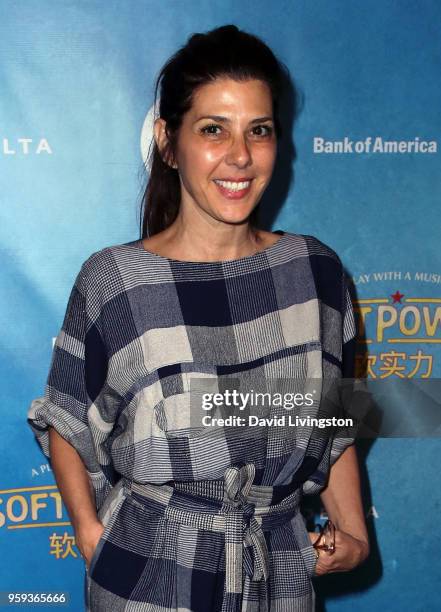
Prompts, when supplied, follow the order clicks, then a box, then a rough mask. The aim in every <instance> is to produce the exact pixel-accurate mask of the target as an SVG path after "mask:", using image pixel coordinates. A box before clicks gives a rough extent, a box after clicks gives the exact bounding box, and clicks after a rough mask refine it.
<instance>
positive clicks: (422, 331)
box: [353, 271, 441, 379]
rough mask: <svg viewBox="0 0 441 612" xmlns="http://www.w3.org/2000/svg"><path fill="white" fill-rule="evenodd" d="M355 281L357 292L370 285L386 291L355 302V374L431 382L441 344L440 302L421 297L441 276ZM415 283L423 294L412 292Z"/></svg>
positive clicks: (391, 275)
mask: <svg viewBox="0 0 441 612" xmlns="http://www.w3.org/2000/svg"><path fill="white" fill-rule="evenodd" d="M353 282H354V284H355V285H356V286H357V287H364V286H366V285H369V284H373V283H376V284H381V285H383V286H384V285H385V286H386V287H387V289H383V288H382V290H381V291H378V292H376V293H377V297H366V298H363V299H358V300H357V301H356V302H355V304H354V312H355V315H356V319H357V325H358V333H357V337H358V343H359V350H358V351H357V356H356V360H357V361H356V374H355V375H356V376H357V377H360V378H364V377H367V378H377V379H384V378H389V377H398V378H430V377H431V376H432V375H433V372H434V369H435V355H436V351H435V349H436V347H437V345H439V344H440V343H441V333H440V331H441V329H440V328H441V298H437V297H425V295H424V294H425V293H427V289H426V290H425V287H427V285H428V284H429V285H433V284H436V285H438V284H440V283H441V276H440V275H439V274H433V273H429V272H409V271H388V272H372V273H369V274H359V275H358V276H355V277H353ZM408 282H409V284H408ZM415 282H418V283H421V284H423V289H420V288H418V290H415V289H414V285H415ZM392 283H393V285H392Z"/></svg>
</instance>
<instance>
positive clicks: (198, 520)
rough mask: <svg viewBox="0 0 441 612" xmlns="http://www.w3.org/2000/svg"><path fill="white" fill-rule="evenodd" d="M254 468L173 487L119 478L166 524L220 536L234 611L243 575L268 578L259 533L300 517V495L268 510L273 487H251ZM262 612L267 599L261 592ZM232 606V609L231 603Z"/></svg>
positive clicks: (254, 579) (232, 469)
mask: <svg viewBox="0 0 441 612" xmlns="http://www.w3.org/2000/svg"><path fill="white" fill-rule="evenodd" d="M255 470H256V468H255V465H254V464H253V463H246V464H243V465H241V466H232V467H229V468H227V470H226V471H225V474H224V478H223V479H220V480H202V481H191V482H178V481H177V482H173V486H172V485H166V484H162V485H155V484H151V483H146V484H140V483H136V482H133V481H130V480H128V479H126V478H124V477H123V481H124V482H123V486H124V488H125V490H126V493H128V494H129V495H133V496H134V497H135V498H136V499H137V500H138V501H141V502H142V503H146V504H147V505H148V507H149V509H150V510H152V511H156V512H157V513H159V514H162V515H164V516H165V517H166V518H168V519H170V520H172V521H175V522H178V523H181V524H183V525H190V526H192V527H196V528H198V529H202V530H208V531H214V532H222V533H224V534H225V591H226V593H227V594H231V595H233V598H232V599H231V598H230V599H228V598H227V601H230V604H227V605H226V607H225V606H224V607H223V608H222V610H223V612H226V611H227V610H228V611H230V610H240V607H237V605H238V604H239V602H241V600H242V597H239V598H236V597H234V594H236V595H240V596H241V595H242V593H243V573H244V572H245V574H246V575H247V576H248V577H249V579H250V580H251V581H252V582H258V581H260V580H262V579H263V580H264V581H265V584H266V581H267V580H268V578H269V556H268V548H267V544H266V540H265V535H264V533H263V532H264V531H267V530H271V529H275V528H276V527H279V526H281V525H283V524H284V523H286V522H287V521H289V520H290V519H291V518H292V517H293V516H295V515H296V514H297V512H298V511H299V504H300V499H301V493H302V492H301V489H300V488H299V489H296V490H295V491H294V492H293V493H291V494H290V495H288V496H287V497H285V498H284V499H283V500H282V501H281V502H280V503H278V504H273V505H271V501H272V498H273V487H271V486H261V485H253V484H252V483H253V480H254V477H255ZM266 598H267V610H269V593H268V588H266ZM234 602H236V603H234Z"/></svg>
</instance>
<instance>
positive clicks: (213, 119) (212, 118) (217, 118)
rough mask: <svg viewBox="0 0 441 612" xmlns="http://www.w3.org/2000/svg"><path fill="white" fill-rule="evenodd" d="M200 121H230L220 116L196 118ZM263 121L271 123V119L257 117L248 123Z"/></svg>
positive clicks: (268, 117)
mask: <svg viewBox="0 0 441 612" xmlns="http://www.w3.org/2000/svg"><path fill="white" fill-rule="evenodd" d="M202 119H211V120H212V121H218V122H219V123H228V122H229V121H230V119H228V117H222V116H221V115H204V116H203V117H198V118H197V119H196V121H201V120H202ZM264 121H273V118H272V117H270V116H269V115H268V116H265V117H257V118H256V119H253V120H252V121H250V123H262V122H264Z"/></svg>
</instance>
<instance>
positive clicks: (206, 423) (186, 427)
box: [155, 364, 225, 439]
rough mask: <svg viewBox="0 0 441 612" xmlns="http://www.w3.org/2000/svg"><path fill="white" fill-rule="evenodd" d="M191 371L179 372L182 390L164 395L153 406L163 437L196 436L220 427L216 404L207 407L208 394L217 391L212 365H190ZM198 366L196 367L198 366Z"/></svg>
mask: <svg viewBox="0 0 441 612" xmlns="http://www.w3.org/2000/svg"><path fill="white" fill-rule="evenodd" d="M193 366H194V367H195V371H193V372H185V373H182V375H181V376H182V390H181V391H180V392H179V393H175V394H171V395H168V396H167V397H164V398H163V399H162V400H161V402H159V403H158V404H157V405H156V406H155V418H156V424H157V425H158V427H159V428H160V429H161V430H162V431H163V432H164V433H165V436H166V438H169V439H172V438H189V439H191V438H199V437H202V436H210V435H212V434H213V433H214V432H216V433H219V432H220V431H222V430H223V425H222V424H220V423H219V421H218V419H219V418H222V417H224V416H225V414H224V412H225V411H224V410H222V407H220V406H213V407H212V408H209V407H208V405H209V404H210V400H209V396H210V395H211V396H212V395H214V394H216V393H217V394H218V393H219V379H218V377H217V375H216V368H215V366H212V365H206V364H193ZM199 368H200V369H199Z"/></svg>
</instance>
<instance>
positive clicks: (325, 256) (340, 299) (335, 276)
mask: <svg viewBox="0 0 441 612" xmlns="http://www.w3.org/2000/svg"><path fill="white" fill-rule="evenodd" d="M285 233H286V234H288V235H289V239H290V242H291V244H292V251H293V253H295V252H296V253H297V257H298V256H299V253H301V256H302V257H303V258H304V259H305V260H306V261H307V262H308V268H309V271H310V274H311V275H312V279H313V282H314V285H315V289H316V293H317V297H318V298H319V299H320V300H321V301H322V302H323V303H326V304H328V305H329V306H332V307H333V308H335V309H337V310H342V309H343V308H344V293H345V270H344V267H343V263H342V261H341V259H340V256H339V255H338V254H337V252H336V251H335V250H334V249H333V248H332V247H330V246H329V245H328V244H326V243H325V242H323V241H322V240H320V239H319V238H317V237H316V236H311V235H309V234H294V233H291V232H285Z"/></svg>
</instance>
